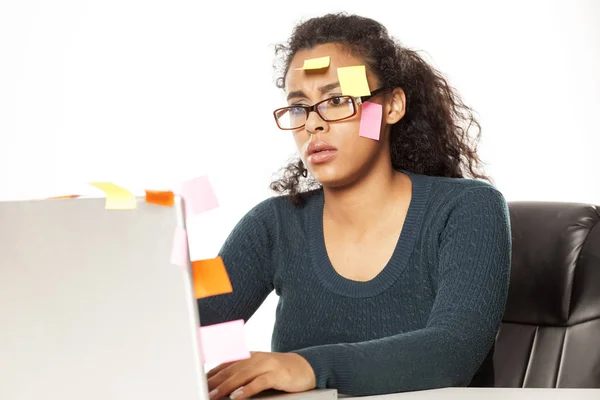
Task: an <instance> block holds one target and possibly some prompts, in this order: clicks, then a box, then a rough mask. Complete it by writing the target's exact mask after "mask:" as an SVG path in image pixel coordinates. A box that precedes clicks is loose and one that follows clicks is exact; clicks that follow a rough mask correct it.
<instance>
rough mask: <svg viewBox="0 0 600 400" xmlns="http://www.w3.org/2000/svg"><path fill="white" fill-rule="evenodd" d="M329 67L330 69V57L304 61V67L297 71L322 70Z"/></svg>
mask: <svg viewBox="0 0 600 400" xmlns="http://www.w3.org/2000/svg"><path fill="white" fill-rule="evenodd" d="M327 67H329V56H325V57H319V58H311V59H309V60H304V65H303V66H302V68H296V70H300V69H321V68H327Z"/></svg>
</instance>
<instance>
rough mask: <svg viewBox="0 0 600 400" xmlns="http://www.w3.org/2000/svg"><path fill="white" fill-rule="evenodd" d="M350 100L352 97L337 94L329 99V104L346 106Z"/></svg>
mask: <svg viewBox="0 0 600 400" xmlns="http://www.w3.org/2000/svg"><path fill="white" fill-rule="evenodd" d="M349 102H350V99H349V98H347V97H343V96H335V97H332V98H331V99H329V101H328V102H327V105H329V106H334V107H335V106H344V105H346V104H348V103H349Z"/></svg>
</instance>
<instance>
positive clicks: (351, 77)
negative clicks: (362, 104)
mask: <svg viewBox="0 0 600 400" xmlns="http://www.w3.org/2000/svg"><path fill="white" fill-rule="evenodd" d="M337 73H338V79H339V80H340V86H341V88H342V94H343V95H344V96H356V97H361V96H369V95H370V94H371V90H369V83H368V82H367V70H366V68H365V66H364V65H357V66H354V67H340V68H338V69H337Z"/></svg>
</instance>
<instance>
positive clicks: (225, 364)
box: [206, 361, 237, 378]
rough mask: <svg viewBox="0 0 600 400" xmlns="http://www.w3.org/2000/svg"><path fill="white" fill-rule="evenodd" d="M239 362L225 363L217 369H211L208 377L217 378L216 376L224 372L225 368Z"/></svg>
mask: <svg viewBox="0 0 600 400" xmlns="http://www.w3.org/2000/svg"><path fill="white" fill-rule="evenodd" d="M236 362H237V361H232V362H228V363H224V364H219V365H217V366H216V367H214V368H213V369H211V370H210V371H208V372H207V373H206V377H207V378H210V377H212V376H215V375H216V374H218V373H219V372H221V371H223V370H224V369H225V368H227V367H229V366H231V365H233V364H235V363H236Z"/></svg>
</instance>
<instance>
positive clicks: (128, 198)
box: [90, 182, 137, 210]
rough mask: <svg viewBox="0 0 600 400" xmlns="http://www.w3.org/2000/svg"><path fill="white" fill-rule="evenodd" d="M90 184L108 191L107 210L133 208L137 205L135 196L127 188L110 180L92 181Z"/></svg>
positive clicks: (105, 191)
mask: <svg viewBox="0 0 600 400" xmlns="http://www.w3.org/2000/svg"><path fill="white" fill-rule="evenodd" d="M90 185H92V186H94V187H97V188H98V189H100V190H102V191H103V192H104V193H106V209H107V210H133V209H135V208H136V207H137V200H136V198H135V196H134V195H133V194H132V193H131V192H130V191H129V190H127V189H124V188H122V187H120V186H117V185H115V184H114V183H110V182H92V183H90Z"/></svg>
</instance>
